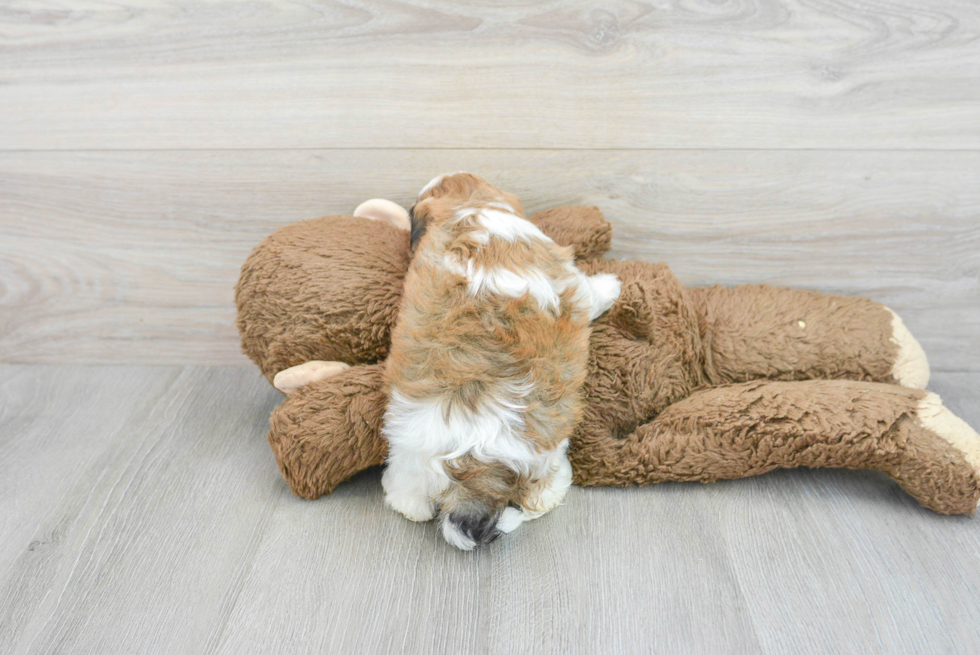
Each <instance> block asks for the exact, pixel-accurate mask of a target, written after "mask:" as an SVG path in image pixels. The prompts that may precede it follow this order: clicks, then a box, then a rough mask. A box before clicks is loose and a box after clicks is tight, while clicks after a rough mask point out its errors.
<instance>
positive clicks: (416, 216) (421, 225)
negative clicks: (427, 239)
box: [408, 205, 429, 251]
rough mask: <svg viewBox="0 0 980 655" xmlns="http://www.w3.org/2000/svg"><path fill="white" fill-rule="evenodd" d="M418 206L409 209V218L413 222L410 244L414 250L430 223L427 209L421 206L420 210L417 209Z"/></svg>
mask: <svg viewBox="0 0 980 655" xmlns="http://www.w3.org/2000/svg"><path fill="white" fill-rule="evenodd" d="M416 207H417V205H415V206H413V207H412V208H411V209H409V210H408V220H409V222H410V223H411V224H412V232H411V237H410V238H409V244H410V246H411V248H412V250H413V251H414V250H415V248H416V247H417V246H418V244H419V241H420V240H421V239H422V236H423V235H425V229H426V228H427V227H428V225H429V221H428V219H427V216H426V212H425V210H424V209H421V208H420V209H419V210H418V211H416Z"/></svg>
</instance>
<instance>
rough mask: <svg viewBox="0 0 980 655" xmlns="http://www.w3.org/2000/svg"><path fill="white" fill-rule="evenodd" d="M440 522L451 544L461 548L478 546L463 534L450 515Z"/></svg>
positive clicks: (443, 534) (469, 548) (470, 548)
mask: <svg viewBox="0 0 980 655" xmlns="http://www.w3.org/2000/svg"><path fill="white" fill-rule="evenodd" d="M439 523H440V524H441V525H440V527H441V528H442V536H443V538H444V539H445V540H446V541H447V542H448V543H449V545H450V546H455V547H456V548H459V549H460V550H473V549H474V548H475V547H476V542H475V541H473V540H472V539H470V538H469V537H467V536H466V535H465V534H463V532H462V531H461V530H460V529H459V527H458V526H456V525H455V524H453V522H452V521H450V520H449V517H448V516H445V515H444V516H443V517H442V518H441V519H440V521H439ZM498 527H499V523H498Z"/></svg>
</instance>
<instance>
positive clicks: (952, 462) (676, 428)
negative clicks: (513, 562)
mask: <svg viewBox="0 0 980 655" xmlns="http://www.w3.org/2000/svg"><path fill="white" fill-rule="evenodd" d="M569 458H570V459H571V461H572V466H573V469H574V472H575V478H574V479H575V483H576V484H580V485H586V486H594V485H622V486H626V485H644V484H652V483H657V482H664V481H701V482H712V481H714V480H723V479H735V478H744V477H749V476H753V475H759V474H761V473H766V472H767V471H772V470H774V469H780V468H795V467H798V466H807V467H811V468H854V469H874V470H878V471H883V472H884V473H886V474H888V475H889V476H891V477H892V478H893V479H895V480H896V481H897V482H898V483H899V484H900V485H901V486H902V488H903V489H905V491H906V492H908V493H909V494H911V495H912V496H913V497H914V498H915V499H916V500H918V501H919V503H921V504H922V505H924V506H925V507H928V508H929V509H932V510H934V511H936V512H940V513H943V514H965V513H970V512H972V511H973V510H974V509H975V508H976V506H977V501H978V499H980V435H977V433H976V432H975V431H974V430H973V429H971V428H970V427H969V426H968V425H967V424H966V423H965V422H964V421H962V420H961V419H959V418H957V417H956V416H955V415H953V414H952V413H951V412H950V411H949V410H947V409H946V408H945V407H943V405H942V403H941V401H940V400H939V397H938V396H937V395H935V394H933V393H928V392H925V391H920V390H917V389H909V388H906V387H901V386H897V385H890V384H881V383H875V382H855V381H845V380H810V381H802V382H766V381H757V382H748V383H742V384H733V385H725V386H720V387H711V388H708V389H705V390H702V391H699V392H696V393H694V394H692V395H691V396H689V397H688V398H686V399H684V400H681V401H679V402H677V403H674V404H673V405H671V406H669V407H668V408H667V409H666V410H664V411H663V412H662V413H661V414H660V415H659V416H657V418H656V419H654V420H653V421H651V422H650V423H647V424H645V425H642V426H640V427H639V428H638V429H637V430H636V431H635V432H634V433H633V434H631V435H629V436H627V437H625V438H622V439H617V438H614V437H612V436H610V435H605V436H593V437H590V436H589V435H582V436H581V438H574V439H573V445H572V448H571V449H570V451H569Z"/></svg>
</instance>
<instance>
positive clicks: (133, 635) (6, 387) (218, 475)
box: [0, 366, 282, 653]
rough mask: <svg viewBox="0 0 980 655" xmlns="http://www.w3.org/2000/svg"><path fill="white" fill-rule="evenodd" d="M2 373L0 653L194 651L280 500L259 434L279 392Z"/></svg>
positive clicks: (197, 375)
mask: <svg viewBox="0 0 980 655" xmlns="http://www.w3.org/2000/svg"><path fill="white" fill-rule="evenodd" d="M2 371H3V373H4V376H3V377H4V379H5V382H4V384H3V386H2V388H0V393H2V394H3V398H2V399H3V407H4V408H5V413H4V415H3V419H2V423H0V435H2V437H0V480H4V482H5V485H6V484H7V482H6V481H7V480H8V479H10V483H9V484H11V486H14V485H16V486H15V490H16V493H15V494H14V495H13V497H12V498H11V499H9V500H8V499H7V498H4V504H5V505H6V504H7V503H10V504H11V505H13V509H14V511H12V512H4V513H3V515H2V519H0V526H2V528H0V534H3V535H4V536H7V535H10V537H11V541H10V542H6V541H5V542H4V543H3V549H2V550H0V556H2V557H3V558H4V559H3V561H2V562H0V564H2V565H3V568H2V571H3V573H2V577H0V652H3V653H68V652H82V653H124V652H169V653H179V652H203V651H204V650H205V649H206V647H207V645H208V643H210V642H211V641H215V640H217V639H218V638H220V635H221V628H222V625H223V622H222V621H223V617H224V616H226V615H227V612H228V610H229V608H230V607H231V606H233V605H234V603H235V601H236V600H237V594H238V587H239V585H240V583H241V580H242V579H243V578H244V576H245V575H246V573H247V565H248V563H249V562H250V560H251V556H252V551H254V549H255V547H256V546H257V545H258V541H257V539H259V538H260V537H261V535H262V534H264V529H265V525H266V523H267V522H268V520H269V518H270V517H271V513H272V510H273V508H274V507H275V505H276V503H277V502H278V499H279V496H280V495H281V494H282V488H281V485H280V484H278V481H277V479H276V478H277V473H276V468H275V463H274V461H273V460H271V455H270V453H269V448H268V445H267V444H266V443H265V439H264V438H263V432H262V431H261V429H258V428H260V426H261V425H262V423H263V422H264V421H266V420H267V417H268V413H269V411H270V410H271V409H272V406H273V404H274V401H275V400H277V399H278V397H279V394H278V392H275V391H274V390H270V389H269V387H268V385H267V383H266V382H265V380H263V379H261V378H259V377H258V376H257V375H256V374H255V372H254V371H252V370H249V369H219V370H209V369H194V370H183V371H182V370H180V369H176V368H169V369H146V368H136V367H119V368H111V367H94V368H84V367H78V368H65V367H43V366H39V367H26V368H13V367H3V368H2ZM39 405H40V407H38V406H39ZM25 420H27V421H30V423H31V426H32V430H31V431H29V432H28V433H27V434H25V435H20V434H18V430H17V429H16V427H17V424H18V423H22V422H24V421H25ZM21 437H22V438H21ZM57 446H60V448H59V447H57ZM18 453H20V455H19V456H18ZM4 509H7V508H4Z"/></svg>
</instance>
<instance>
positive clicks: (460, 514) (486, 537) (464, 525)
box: [444, 510, 502, 550]
mask: <svg viewBox="0 0 980 655" xmlns="http://www.w3.org/2000/svg"><path fill="white" fill-rule="evenodd" d="M499 519H500V512H499V511H493V512H491V511H489V510H476V511H474V510H470V511H457V512H451V513H450V514H449V515H448V516H446V517H445V519H444V520H445V521H446V522H447V523H448V525H447V526H445V529H446V530H447V531H452V532H455V533H456V534H457V535H459V536H462V537H464V538H465V540H460V543H454V544H453V545H455V546H457V547H462V548H463V549H464V550H469V549H470V548H476V547H478V546H484V545H486V544H489V543H490V542H492V541H494V540H495V539H496V538H497V537H499V536H500V535H501V534H502V533H501V532H500V530H498V529H497V521H498V520H499ZM447 538H448V535H447ZM467 542H469V543H467ZM470 544H472V545H470ZM466 545H469V548H466V547H465V546H466Z"/></svg>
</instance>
